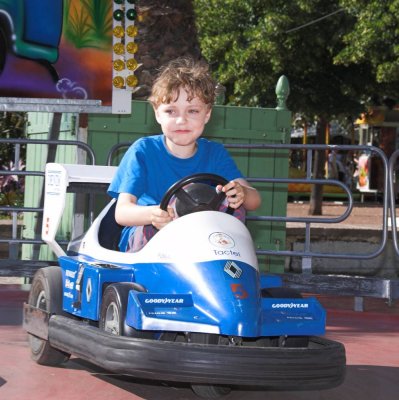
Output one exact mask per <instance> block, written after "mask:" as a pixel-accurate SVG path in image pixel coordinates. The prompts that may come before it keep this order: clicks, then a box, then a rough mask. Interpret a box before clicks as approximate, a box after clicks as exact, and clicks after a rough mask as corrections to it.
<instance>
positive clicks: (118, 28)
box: [113, 25, 125, 38]
mask: <svg viewBox="0 0 399 400" xmlns="http://www.w3.org/2000/svg"><path fill="white" fill-rule="evenodd" d="M113 33H114V36H115V37H117V38H122V37H123V36H124V34H125V31H124V29H123V28H122V27H121V26H120V25H118V26H115V28H114V30H113Z"/></svg>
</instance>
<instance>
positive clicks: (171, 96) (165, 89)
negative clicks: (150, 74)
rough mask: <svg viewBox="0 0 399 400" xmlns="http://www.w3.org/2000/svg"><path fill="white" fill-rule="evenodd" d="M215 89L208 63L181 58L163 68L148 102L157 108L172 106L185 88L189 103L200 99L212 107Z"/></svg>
mask: <svg viewBox="0 0 399 400" xmlns="http://www.w3.org/2000/svg"><path fill="white" fill-rule="evenodd" d="M215 87H216V81H215V80H214V79H213V78H212V76H211V74H210V71H209V66H208V64H207V63H206V62H204V61H196V60H194V59H193V58H191V57H179V58H177V59H175V60H172V61H170V62H169V63H168V64H166V65H165V66H163V67H162V68H161V70H160V72H159V74H158V76H157V77H156V79H155V81H154V83H153V86H152V91H151V95H150V97H149V99H148V100H149V101H150V102H151V104H152V105H153V106H154V107H155V108H157V107H158V106H159V105H160V104H170V103H172V102H174V101H176V100H177V99H178V97H179V90H180V89H181V88H183V89H185V90H186V92H187V94H188V99H187V100H188V101H191V100H192V99H193V98H194V97H198V98H199V99H200V100H202V101H203V102H204V103H205V104H207V105H208V106H209V107H211V106H212V104H213V103H214V101H215Z"/></svg>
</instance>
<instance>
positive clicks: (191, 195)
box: [160, 173, 234, 217]
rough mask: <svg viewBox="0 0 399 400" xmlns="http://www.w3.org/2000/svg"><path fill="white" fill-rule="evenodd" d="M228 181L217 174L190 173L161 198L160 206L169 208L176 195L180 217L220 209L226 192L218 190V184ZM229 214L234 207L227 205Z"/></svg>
mask: <svg viewBox="0 0 399 400" xmlns="http://www.w3.org/2000/svg"><path fill="white" fill-rule="evenodd" d="M227 183H228V181H227V180H226V179H225V178H222V177H221V176H219V175H215V174H207V173H201V174H194V175H189V176H187V177H185V178H183V179H180V180H179V181H178V182H176V183H175V184H173V185H172V186H171V187H170V188H169V189H168V190H167V192H166V193H165V195H164V196H163V198H162V200H161V204H160V208H161V209H162V210H164V211H166V210H167V208H168V205H169V203H170V201H171V199H172V197H173V196H175V197H176V212H177V214H178V216H179V217H182V216H183V215H186V214H190V213H193V212H198V211H212V210H213V211H219V207H220V206H221V204H222V202H223V200H224V199H225V198H226V194H225V193H224V192H218V191H217V190H216V186H217V185H222V186H224V185H226V184H227ZM226 213H227V214H231V215H232V214H233V213H234V209H233V208H231V207H227V209H226Z"/></svg>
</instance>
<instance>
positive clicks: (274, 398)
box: [0, 285, 399, 400]
mask: <svg viewBox="0 0 399 400" xmlns="http://www.w3.org/2000/svg"><path fill="white" fill-rule="evenodd" d="M25 289H27V288H25ZM27 295H28V292H27V290H24V287H23V286H21V285H0V399H1V400H27V399H29V400H36V399H38V400H39V399H40V400H50V399H51V400H53V399H57V400H67V399H68V400H75V399H76V400H87V399H90V398H93V399H95V400H111V399H112V400H137V399H142V400H194V399H197V400H198V397H196V396H195V395H194V394H193V393H192V392H191V390H190V388H188V387H187V386H169V385H167V384H164V383H162V382H155V381H154V382H152V381H143V380H137V379H133V378H130V377H124V376H120V375H119V376H118V375H112V374H108V373H107V372H106V371H103V370H101V369H99V368H97V367H95V366H93V365H91V364H89V363H86V362H85V361H83V360H81V359H78V358H72V359H71V360H70V361H68V362H67V363H66V364H65V365H64V366H63V367H59V368H54V367H45V366H40V365H37V364H35V363H34V362H33V361H32V360H31V359H30V354H29V348H28V343H27V334H26V332H24V330H23V329H22V326H21V323H22V304H23V302H24V301H25V300H26V298H27ZM321 301H322V303H323V304H324V305H325V306H326V308H327V311H328V318H327V323H328V329H327V336H328V337H329V338H331V339H334V340H338V341H340V342H342V343H344V345H345V347H346V352H347V364H348V367H347V378H346V380H345V382H344V384H343V385H341V386H340V387H338V388H335V389H330V390H325V391H312V392H310V391H303V392H275V391H248V390H235V391H233V392H232V393H231V394H230V395H229V396H227V397H226V400H242V399H247V400H261V399H262V400H264V399H268V400H288V399H289V400H305V399H306V400H316V399H317V400H338V399H339V400H355V399H362V400H380V399H384V400H396V399H397V398H398V394H399V350H398V349H399V312H398V310H399V307H398V305H395V306H393V307H388V306H387V305H386V304H385V303H383V302H377V300H373V303H372V304H370V306H369V307H368V308H369V310H370V311H368V310H367V307H366V311H365V312H355V311H352V310H351V308H350V305H352V302H351V301H350V299H348V300H347V303H345V299H334V298H326V297H324V298H322V299H321ZM366 305H368V303H366Z"/></svg>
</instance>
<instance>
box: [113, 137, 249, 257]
mask: <svg viewBox="0 0 399 400" xmlns="http://www.w3.org/2000/svg"><path fill="white" fill-rule="evenodd" d="M197 144H198V148H197V151H196V153H195V154H194V155H193V156H192V157H190V158H178V157H175V156H174V155H173V154H171V153H170V152H169V150H168V149H167V147H166V145H165V138H164V135H156V136H147V137H143V138H140V139H138V140H137V141H135V142H134V143H133V144H132V145H131V146H130V147H129V149H128V150H127V152H126V153H125V155H124V157H123V159H122V161H121V163H120V164H119V168H118V170H117V172H116V174H115V176H114V179H113V180H112V182H111V184H110V186H109V188H108V194H109V195H110V196H111V197H114V198H117V197H118V195H119V193H130V194H132V195H134V196H135V197H136V198H137V199H138V200H137V204H139V205H156V204H159V203H160V202H161V200H162V197H163V196H164V194H165V193H166V191H167V190H168V189H169V187H170V186H172V185H173V184H174V183H176V182H177V181H178V180H180V179H182V178H185V177H186V176H189V175H192V174H197V173H212V174H216V175H220V176H222V177H223V178H225V179H227V180H228V181H231V180H233V179H237V178H242V177H243V176H242V174H241V172H240V170H239V169H238V168H237V166H236V164H235V162H234V160H233V159H232V158H231V156H230V155H229V153H228V152H227V150H226V149H225V148H224V146H223V145H222V144H220V143H216V142H212V141H209V140H207V139H204V138H199V139H198V140H197ZM133 230H134V227H133V229H132V227H128V228H125V229H124V230H123V233H122V236H121V241H120V243H119V247H120V249H121V250H122V251H124V250H125V248H126V246H127V241H128V238H129V236H130V235H131V234H132V231H133Z"/></svg>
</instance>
